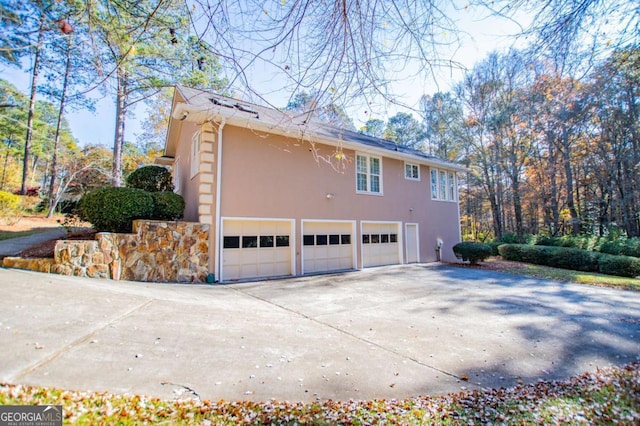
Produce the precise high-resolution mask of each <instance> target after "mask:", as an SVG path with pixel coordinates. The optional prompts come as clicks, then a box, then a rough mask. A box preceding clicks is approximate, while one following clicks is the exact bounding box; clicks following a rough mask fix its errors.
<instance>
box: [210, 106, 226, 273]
mask: <svg viewBox="0 0 640 426" xmlns="http://www.w3.org/2000/svg"><path fill="white" fill-rule="evenodd" d="M225 124H226V120H224V119H223V120H222V121H221V122H220V124H219V125H218V157H217V158H218V161H217V162H216V218H215V222H214V223H215V225H214V226H215V233H216V240H215V242H214V250H213V259H214V262H215V267H214V274H215V275H216V278H217V280H218V281H220V279H221V278H222V277H221V276H220V262H221V260H222V256H221V253H220V241H222V219H221V218H220V200H221V194H220V192H221V190H222V129H223V128H224V125H225Z"/></svg>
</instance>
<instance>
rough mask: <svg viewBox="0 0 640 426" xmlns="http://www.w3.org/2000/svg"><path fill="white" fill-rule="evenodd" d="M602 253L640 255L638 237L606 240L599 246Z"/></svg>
mask: <svg viewBox="0 0 640 426" xmlns="http://www.w3.org/2000/svg"><path fill="white" fill-rule="evenodd" d="M600 251H601V252H602V253H608V254H615V255H624V256H633V257H640V239H638V238H628V239H617V240H613V241H607V242H606V243H604V244H602V246H601V247H600Z"/></svg>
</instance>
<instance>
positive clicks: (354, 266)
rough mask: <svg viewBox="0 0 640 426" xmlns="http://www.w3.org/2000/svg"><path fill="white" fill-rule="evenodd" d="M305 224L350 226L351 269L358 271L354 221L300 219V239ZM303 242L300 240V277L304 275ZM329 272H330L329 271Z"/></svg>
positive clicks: (356, 237) (356, 238) (302, 235)
mask: <svg viewBox="0 0 640 426" xmlns="http://www.w3.org/2000/svg"><path fill="white" fill-rule="evenodd" d="M305 222H311V223H341V224H351V261H352V269H358V262H357V257H358V255H357V248H358V242H357V241H358V235H357V232H356V221H355V220H349V219H345V220H340V219H301V220H300V238H304V224H305ZM304 250H305V249H304V241H302V240H300V275H304ZM329 272H330V271H329Z"/></svg>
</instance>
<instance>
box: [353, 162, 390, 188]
mask: <svg viewBox="0 0 640 426" xmlns="http://www.w3.org/2000/svg"><path fill="white" fill-rule="evenodd" d="M358 156H361V157H364V158H366V160H367V162H366V163H367V174H366V177H367V190H366V191H362V190H360V189H358ZM355 157H356V158H355V181H356V182H355V183H356V194H364V195H379V196H381V195H384V185H383V181H384V179H383V164H382V163H383V158H384V157H380V156H377V155H372V154H365V153H363V152H356V154H355ZM372 158H375V159H377V160H378V162H379V164H380V173H379V174H377V175H376V176H378V177H379V182H378V183H379V186H380V188H379V189H380V191H378V192H373V191H371V159H372Z"/></svg>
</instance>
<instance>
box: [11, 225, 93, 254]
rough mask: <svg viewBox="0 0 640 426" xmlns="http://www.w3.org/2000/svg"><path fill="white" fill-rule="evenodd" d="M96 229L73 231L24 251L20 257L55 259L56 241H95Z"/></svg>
mask: <svg viewBox="0 0 640 426" xmlns="http://www.w3.org/2000/svg"><path fill="white" fill-rule="evenodd" d="M96 232H97V231H96V230H95V229H83V230H78V231H73V232H72V233H71V234H69V235H65V236H63V237H60V238H54V239H52V240H47V241H44V242H42V243H38V244H35V245H33V246H31V247H29V248H26V249H24V250H22V251H21V252H20V254H19V256H20V257H23V258H25V259H33V258H46V257H48V258H53V251H54V248H55V246H56V241H58V240H93V239H95V235H96Z"/></svg>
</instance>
